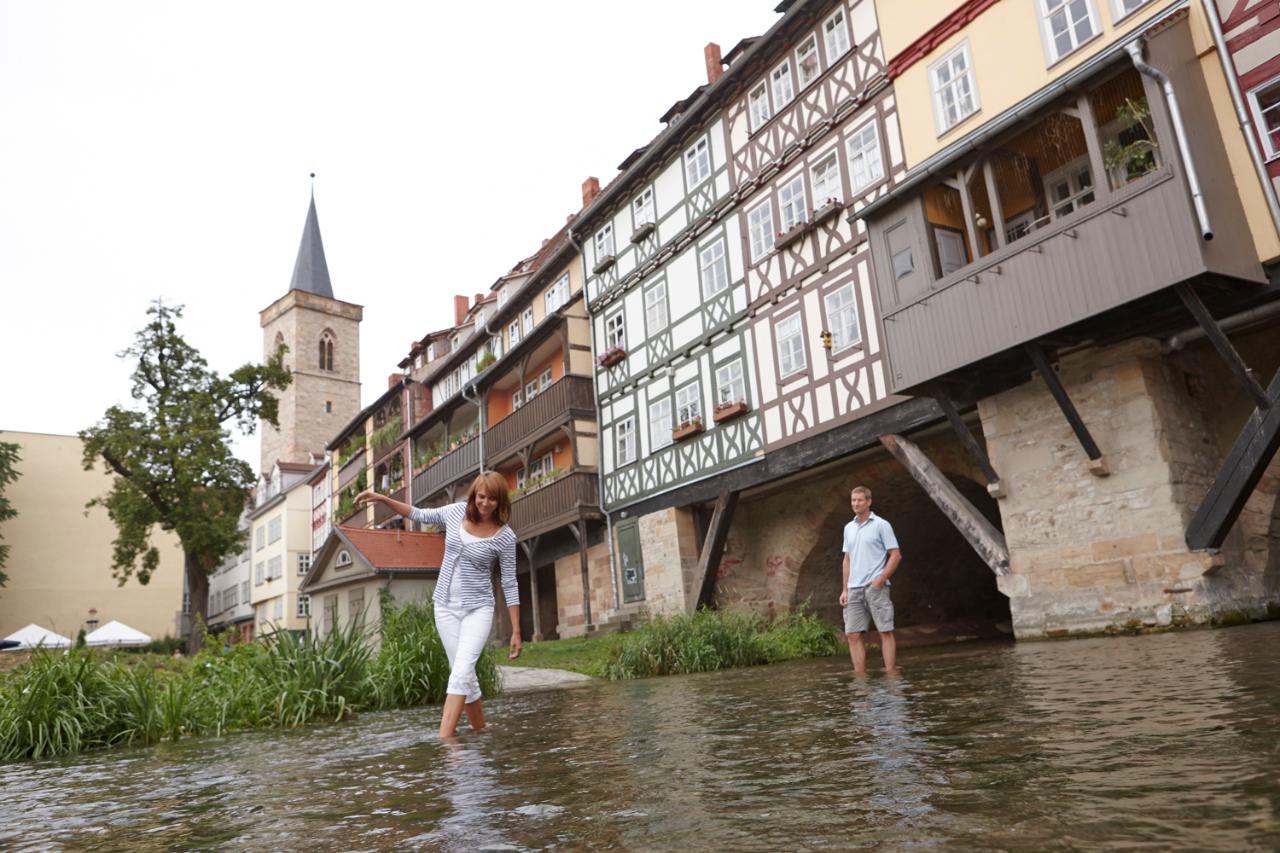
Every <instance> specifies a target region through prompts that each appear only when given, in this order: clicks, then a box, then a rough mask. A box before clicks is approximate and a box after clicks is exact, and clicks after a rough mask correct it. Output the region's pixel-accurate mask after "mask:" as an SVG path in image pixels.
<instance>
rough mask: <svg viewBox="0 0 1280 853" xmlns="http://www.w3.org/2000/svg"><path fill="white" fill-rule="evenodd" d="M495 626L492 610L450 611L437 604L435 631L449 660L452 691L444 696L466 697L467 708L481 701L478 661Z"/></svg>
mask: <svg viewBox="0 0 1280 853" xmlns="http://www.w3.org/2000/svg"><path fill="white" fill-rule="evenodd" d="M492 625H493V608H492V607H473V608H471V609H470V610H468V609H466V608H464V607H449V606H446V605H442V604H436V630H437V631H439V632H440V640H441V642H443V643H444V653H445V654H446V655H448V656H449V687H448V688H447V690H446V691H445V692H447V693H449V694H452V695H455V696H465V697H466V699H465V700H464V701H465V702H466V703H467V704H471V703H472V702H475V701H477V700H478V699H479V698H480V680H479V679H478V678H476V661H478V660H480V653H481V652H483V651H484V646H485V643H487V642H489V628H490V627H491V626H492Z"/></svg>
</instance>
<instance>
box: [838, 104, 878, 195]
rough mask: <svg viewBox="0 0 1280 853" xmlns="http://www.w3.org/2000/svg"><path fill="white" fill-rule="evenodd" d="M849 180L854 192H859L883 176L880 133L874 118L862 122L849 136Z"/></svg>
mask: <svg viewBox="0 0 1280 853" xmlns="http://www.w3.org/2000/svg"><path fill="white" fill-rule="evenodd" d="M847 144H848V148H849V176H850V177H849V182H850V184H851V185H852V186H853V191H854V192H855V193H858V192H861V191H862V190H864V189H866V188H867V187H869V186H871V185H872V184H874V183H875V182H876V181H878V180H880V179H881V178H883V177H884V162H883V161H882V160H881V158H880V134H879V132H878V131H877V130H876V122H875V119H872V120H871V121H869V122H867V123H866V124H864V125H863V126H862V127H860V128H858V130H857V131H855V132H854V134H853V136H851V137H849V142H848V143H847Z"/></svg>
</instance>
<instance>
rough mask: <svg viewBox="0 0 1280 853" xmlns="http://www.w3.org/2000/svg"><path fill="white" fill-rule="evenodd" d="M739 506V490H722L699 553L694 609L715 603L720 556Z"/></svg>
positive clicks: (722, 553) (695, 574)
mask: <svg viewBox="0 0 1280 853" xmlns="http://www.w3.org/2000/svg"><path fill="white" fill-rule="evenodd" d="M737 506H738V493H737V492H721V493H720V497H719V498H717V499H716V508H715V509H714V510H713V511H712V513H711V523H710V524H709V525H708V526H707V537H706V539H704V540H703V542H702V553H700V554H699V555H698V569H697V571H696V572H694V575H693V576H694V577H695V578H698V597H697V599H696V600H695V601H694V605H693V609H694V610H697V609H698V608H699V607H711V606H713V605H714V604H715V594H716V575H717V574H718V573H719V571H720V558H721V557H723V556H724V543H725V540H726V539H728V538H729V525H731V524H732V523H733V511H734V509H735V508H736V507H737Z"/></svg>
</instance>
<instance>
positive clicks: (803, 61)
mask: <svg viewBox="0 0 1280 853" xmlns="http://www.w3.org/2000/svg"><path fill="white" fill-rule="evenodd" d="M796 68H798V69H799V70H800V88H801V89H803V88H804V87H805V86H808V85H809V84H810V83H812V82H813V81H814V80H816V79H817V78H818V75H819V74H821V73H822V65H821V63H820V62H819V60H818V37H817V36H809V38H808V39H807V40H806V41H805V43H804V44H802V45H800V47H798V48H796Z"/></svg>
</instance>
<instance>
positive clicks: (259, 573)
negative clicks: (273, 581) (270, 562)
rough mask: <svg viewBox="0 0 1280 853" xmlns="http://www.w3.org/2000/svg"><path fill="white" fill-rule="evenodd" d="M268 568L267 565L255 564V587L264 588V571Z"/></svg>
mask: <svg viewBox="0 0 1280 853" xmlns="http://www.w3.org/2000/svg"><path fill="white" fill-rule="evenodd" d="M266 567H267V564H266V563H254V564H253V585H254V586H262V582H263V569H265V568H266Z"/></svg>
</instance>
